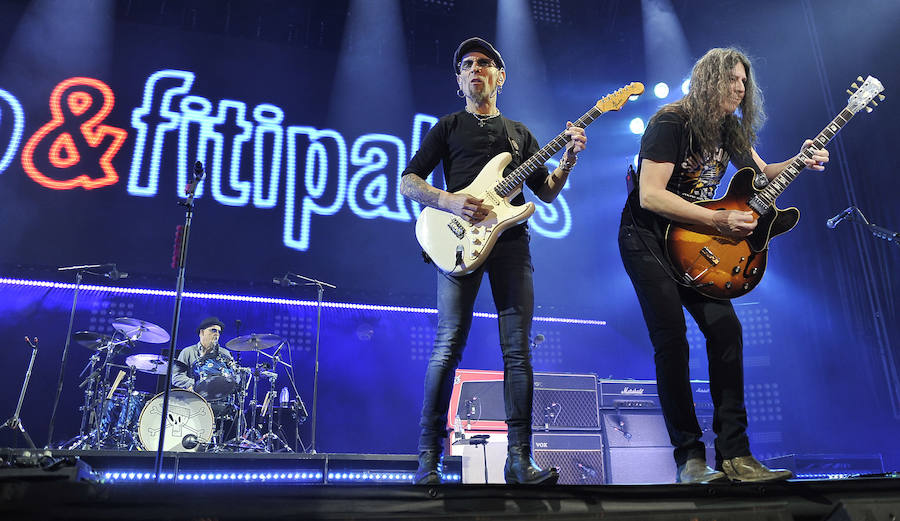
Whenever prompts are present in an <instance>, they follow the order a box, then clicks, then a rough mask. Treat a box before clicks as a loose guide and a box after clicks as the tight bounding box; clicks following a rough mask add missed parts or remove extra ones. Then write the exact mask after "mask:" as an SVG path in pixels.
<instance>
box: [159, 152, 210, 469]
mask: <svg viewBox="0 0 900 521" xmlns="http://www.w3.org/2000/svg"><path fill="white" fill-rule="evenodd" d="M202 179H203V163H201V162H200V161H197V162H195V163H194V175H193V177H192V178H191V181H190V182H189V183H188V185H187V186H186V187H185V189H184V195H186V196H187V199H186V200H185V201H178V204H180V205H182V206H184V207H185V212H184V227H183V228H182V229H181V237H180V239H181V241H180V243H179V241H177V240H176V243H175V247H176V248H178V251H177V252H175V257H177V258H176V259H173V260H174V261H175V263H176V264H175V266H174V267H175V268H177V270H178V276H177V278H176V281H175V310H174V311H173V313H172V330H171V331H172V334H171V335H170V337H169V338H170V341H169V351H168V353H167V355H166V356H167V358H168V368H167V370H166V374H165V378H166V385H165V388H164V390H163V403H162V414H161V418H160V420H159V445H158V446H157V447H156V464H155V467H154V468H155V472H156V482H157V483H159V482H160V479H161V478H162V466H163V449H164V448H165V442H166V420H167V419H168V415H169V394H170V390H171V387H172V369H173V368H174V366H175V342H176V341H177V338H178V323H179V321H180V319H181V300H182V293H183V292H184V269H185V259H186V258H187V247H188V239H190V236H191V221H192V220H193V218H194V194H195V193H196V191H197V184H198V183H200V181H201V180H202ZM177 233H178V231H177V229H176V234H177ZM176 237H177V235H176Z"/></svg>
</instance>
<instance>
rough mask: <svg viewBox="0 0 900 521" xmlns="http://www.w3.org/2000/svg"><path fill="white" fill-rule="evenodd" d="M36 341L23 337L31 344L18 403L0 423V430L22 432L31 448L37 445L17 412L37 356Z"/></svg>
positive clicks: (35, 338)
mask: <svg viewBox="0 0 900 521" xmlns="http://www.w3.org/2000/svg"><path fill="white" fill-rule="evenodd" d="M37 341H38V339H37V337H34V342H33V343H32V341H31V339H30V338H28V337H27V336H26V337H25V343H27V344H28V345H29V346H31V361H29V362H28V370H27V371H26V372H25V381H24V382H22V391H21V392H20V393H19V403H18V404H17V405H16V412H14V413H13V415H12V418H10V419H8V420H6V421H5V422H3V425H0V430H3V429H5V428H7V427H8V428H9V429H11V430H14V431H16V430H17V431H19V432H20V433H21V434H22V437H24V438H25V441H26V442H27V443H28V446H29V447H30V448H32V449H36V448H37V447H35V446H34V442H33V441H31V436H29V435H28V432H27V431H26V430H25V426H24V425H22V419H21V418H19V414H21V413H22V402H24V401H25V392H26V391H27V390H28V382H30V381H31V369H32V368H33V367H34V358H35V357H36V356H37Z"/></svg>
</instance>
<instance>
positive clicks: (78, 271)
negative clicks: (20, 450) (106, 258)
mask: <svg viewBox="0 0 900 521" xmlns="http://www.w3.org/2000/svg"><path fill="white" fill-rule="evenodd" d="M97 268H112V270H111V274H114V277H113V276H111V278H113V279H114V280H118V279H119V278H120V274H119V271H118V270H117V269H116V265H115V264H85V265H83V266H64V267H62V268H57V269H56V271H73V270H74V271H75V295H74V296H73V297H72V311H70V312H69V327H68V329H66V343H65V345H64V346H63V352H62V360H60V362H59V382H58V383H57V385H56V396H55V397H54V398H53V408H52V409H51V411H50V426H49V427H48V428H47V445H46V447H47V448H51V444H52V443H53V426H54V424H55V423H56V408H57V407H58V406H59V397H60V395H61V394H62V388H63V380H64V379H65V374H66V357H67V356H68V354H69V344H70V343H71V341H72V325H73V324H74V323H75V308H76V306H77V305H78V292H79V290H80V289H81V281H82V280H83V279H84V274H85V273H90V274H91V275H110V274H105V273H99V272H96V271H91V270H93V269H97Z"/></svg>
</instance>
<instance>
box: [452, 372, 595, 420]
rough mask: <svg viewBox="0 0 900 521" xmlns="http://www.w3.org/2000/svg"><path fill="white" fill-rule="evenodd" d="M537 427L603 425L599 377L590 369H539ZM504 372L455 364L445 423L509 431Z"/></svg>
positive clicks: (534, 409)
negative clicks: (581, 371) (575, 371)
mask: <svg viewBox="0 0 900 521" xmlns="http://www.w3.org/2000/svg"><path fill="white" fill-rule="evenodd" d="M533 393H534V394H533V397H534V405H533V406H532V416H531V423H532V427H533V428H534V430H536V431H538V430H540V431H561V430H574V431H579V430H586V431H596V430H598V429H600V417H599V414H598V409H599V403H598V401H597V377H596V376H595V375H592V374H568V373H535V374H534V391H533ZM505 419H506V409H505V407H504V402H503V372H502V371H483V370H477V369H457V370H456V377H455V379H454V383H453V391H452V394H451V396H450V409H449V411H448V414H447V427H448V428H451V429H456V430H460V429H461V430H463V431H465V432H470V431H471V432H475V431H478V432H481V431H506V422H505V421H504V420H505Z"/></svg>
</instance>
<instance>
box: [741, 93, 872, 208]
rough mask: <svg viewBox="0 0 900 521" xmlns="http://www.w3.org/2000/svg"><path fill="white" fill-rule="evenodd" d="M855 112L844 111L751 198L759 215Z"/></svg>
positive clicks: (753, 206) (772, 203)
mask: <svg viewBox="0 0 900 521" xmlns="http://www.w3.org/2000/svg"><path fill="white" fill-rule="evenodd" d="M854 114H855V112H853V111H851V110H850V108H849V105H848V106H847V108H845V109H844V110H842V111H841V112H840V114H838V115H837V116H836V117H835V118H834V119H833V120H831V123H829V124H828V125H826V126H825V128H824V129H822V131H821V132H819V135H818V136H816V137H815V139H813V144H812V145H810V146H809V147H807V148H805V149H803V152H801V153H800V154H799V155H798V156H797V157H796V158H795V159H794V160H793V161H791V164H789V165H788V166H787V168H785V169H784V170H783V171H782V172H781V173H780V174H778V175H777V176H775V177H774V178H772V180H771V181H769V184H767V185H766V187H765V188H763V189H762V190H760V191H759V192H758V193H757V194H756V195H754V196H753V197H752V198H750V207H751V208H753V209H754V210H756V212H757V213H758V214H763V213H764V212H765V211H766V210H768V209H769V208H771V207H772V206H774V205H775V199H777V198H778V196H779V195H781V194H782V193H783V192H784V191H785V189H787V187H788V185H790V184H791V182H793V181H794V179H797V176H798V175H800V172H802V171H803V169H804V168H806V162H805V160H807V159H811V158H812V156H813V153H814V152H815V151H816V150H821V149H823V148H825V146H826V145H827V144H828V143H829V142H831V140H832V139H834V136H836V135H837V133H838V132H840V130H841V129H842V128H843V127H844V125H846V124H847V122H848V121H850V119H851V118H853V115H854Z"/></svg>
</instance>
